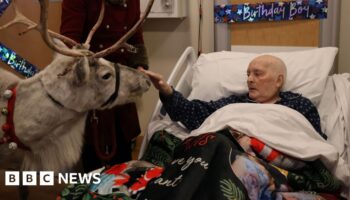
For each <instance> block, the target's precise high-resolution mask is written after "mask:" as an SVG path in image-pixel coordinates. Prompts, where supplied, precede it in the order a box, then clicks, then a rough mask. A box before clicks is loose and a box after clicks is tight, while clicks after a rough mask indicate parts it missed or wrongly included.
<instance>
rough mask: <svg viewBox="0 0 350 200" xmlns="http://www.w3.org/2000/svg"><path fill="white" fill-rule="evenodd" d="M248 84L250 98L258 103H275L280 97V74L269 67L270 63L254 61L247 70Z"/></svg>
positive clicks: (259, 60)
mask: <svg viewBox="0 0 350 200" xmlns="http://www.w3.org/2000/svg"><path fill="white" fill-rule="evenodd" d="M247 76H248V77H247V84H248V88H249V93H248V94H249V98H250V99H252V100H254V101H256V102H258V103H274V102H275V101H276V99H277V98H278V95H279V88H280V86H281V84H280V83H279V82H280V81H279V80H278V74H277V73H276V72H275V71H273V67H269V63H268V62H266V61H264V60H261V59H255V60H253V61H252V62H251V63H250V64H249V66H248V70H247Z"/></svg>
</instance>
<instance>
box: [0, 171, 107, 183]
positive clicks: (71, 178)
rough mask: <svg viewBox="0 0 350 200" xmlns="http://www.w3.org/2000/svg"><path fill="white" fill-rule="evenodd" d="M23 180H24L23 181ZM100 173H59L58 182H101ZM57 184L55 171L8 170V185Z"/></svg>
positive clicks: (6, 179)
mask: <svg viewBox="0 0 350 200" xmlns="http://www.w3.org/2000/svg"><path fill="white" fill-rule="evenodd" d="M21 180H22V182H21ZM100 182H101V178H100V173H88V174H84V173H58V174H57V183H58V184H78V183H81V184H90V183H93V184H99V183H100ZM54 184H55V173H54V172H53V171H40V172H36V171H23V172H19V171H6V172H5V185H6V186H19V185H24V186H36V185H40V186H53V185H54Z"/></svg>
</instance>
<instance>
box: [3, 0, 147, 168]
mask: <svg viewBox="0 0 350 200" xmlns="http://www.w3.org/2000/svg"><path fill="white" fill-rule="evenodd" d="M39 2H40V9H41V12H40V23H39V25H37V24H36V23H34V22H33V21H30V20H29V19H28V18H26V17H25V16H24V15H23V14H21V13H20V12H19V10H18V8H17V7H16V6H15V2H13V4H14V9H15V13H16V17H15V18H14V19H13V20H12V21H11V22H9V23H8V24H6V25H4V26H2V27H0V30H1V29H4V28H7V27H9V26H12V25H14V24H16V23H22V24H25V25H27V26H28V27H27V29H26V30H25V31H24V32H23V33H25V32H27V31H29V30H33V29H35V30H38V31H39V32H40V33H41V36H42V38H43V40H44V41H45V43H46V44H47V45H48V46H49V47H50V48H51V49H53V50H54V51H55V52H57V54H56V55H55V56H54V59H53V61H52V62H51V63H50V64H49V65H48V66H47V67H45V69H44V70H42V71H41V72H39V73H38V74H36V75H35V76H33V77H31V78H28V79H20V78H18V77H16V76H15V75H13V74H11V73H10V72H8V71H6V70H4V69H0V109H1V108H3V109H2V114H0V126H2V129H1V130H0V144H2V145H0V164H1V163H3V164H4V163H5V164H10V163H11V164H13V163H15V164H16V165H20V164H21V168H22V169H23V170H53V171H62V170H67V169H70V168H71V167H72V166H73V165H74V164H75V163H77V161H78V160H79V158H80V153H81V148H82V145H83V133H84V127H85V120H86V117H87V113H88V111H89V110H92V109H109V108H112V107H114V106H116V105H120V104H124V103H127V102H129V101H131V100H132V99H133V98H134V97H137V96H140V95H141V94H142V93H144V92H145V91H147V90H148V88H149V86H150V81H149V79H148V78H147V76H145V75H144V74H143V73H141V72H138V71H136V70H134V69H131V68H128V67H126V66H122V65H120V64H115V63H111V62H109V61H107V60H105V59H103V58H102V57H104V56H105V55H107V54H109V53H110V52H113V51H115V50H116V49H118V48H120V47H127V48H133V47H132V46H131V45H129V44H127V43H126V41H127V39H128V38H130V37H131V35H132V34H134V33H135V32H136V30H137V29H138V28H139V27H140V26H141V25H142V24H143V22H144V20H145V17H146V16H147V15H148V13H149V12H150V9H151V7H152V4H153V0H150V1H149V3H148V6H147V8H146V11H145V12H144V14H143V15H142V16H141V18H140V20H139V21H138V22H137V23H136V24H135V26H134V27H133V28H132V29H131V30H130V31H129V32H128V33H127V34H126V35H124V36H123V37H122V38H121V39H120V40H119V41H117V42H116V43H115V44H114V45H112V46H111V47H110V48H107V49H105V50H103V51H101V52H97V53H93V52H91V51H89V43H90V40H91V38H92V36H93V34H94V32H95V31H96V29H97V28H98V26H99V25H100V24H101V21H102V19H103V15H104V4H102V9H101V14H100V17H99V20H98V21H97V23H96V25H95V26H94V28H93V29H92V30H91V32H90V34H89V36H88V38H87V40H86V42H85V43H84V44H77V43H76V42H75V41H73V40H71V39H69V38H66V37H64V36H62V35H59V34H57V33H54V32H52V31H50V30H48V28H47V9H48V8H47V7H48V4H49V2H48V0H39ZM52 37H53V38H58V39H59V40H53V39H52ZM61 41H63V42H61ZM65 43H66V44H69V45H71V46H74V47H73V48H68V47H67V46H66V45H65ZM17 157H19V158H22V157H23V160H18V158H17ZM11 159H12V160H13V159H15V160H16V161H17V162H10V161H9V160H11ZM12 167H13V166H12Z"/></svg>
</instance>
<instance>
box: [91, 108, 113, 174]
mask: <svg viewBox="0 0 350 200" xmlns="http://www.w3.org/2000/svg"><path fill="white" fill-rule="evenodd" d="M90 122H91V126H92V139H93V144H94V149H95V152H96V154H97V156H98V157H99V158H100V160H102V162H103V163H104V166H105V168H106V169H109V168H110V165H109V164H107V162H108V161H110V160H111V159H112V158H113V157H114V156H115V154H116V152H117V144H116V141H117V138H116V135H115V134H114V133H112V134H109V135H108V133H99V131H98V117H97V115H96V110H93V111H92V115H91V116H90ZM108 136H110V138H108ZM100 138H101V140H100ZM108 141H110V142H111V145H110V146H109V145H108ZM101 147H102V148H103V149H101Z"/></svg>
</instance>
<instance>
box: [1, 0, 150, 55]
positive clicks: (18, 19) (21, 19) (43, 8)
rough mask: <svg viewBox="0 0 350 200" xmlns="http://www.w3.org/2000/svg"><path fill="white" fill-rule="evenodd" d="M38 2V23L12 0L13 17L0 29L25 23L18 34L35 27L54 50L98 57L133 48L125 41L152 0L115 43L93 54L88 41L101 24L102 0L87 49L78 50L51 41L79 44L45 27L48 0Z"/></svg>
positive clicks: (139, 21)
mask: <svg viewBox="0 0 350 200" xmlns="http://www.w3.org/2000/svg"><path fill="white" fill-rule="evenodd" d="M38 1H39V3H40V24H39V25H38V24H36V23H35V22H33V21H31V20H30V19H28V18H27V17H25V16H24V15H23V14H22V13H21V12H20V11H19V9H18V8H17V6H16V0H13V7H14V10H15V17H14V19H13V20H11V21H10V22H8V23H7V24H5V25H3V26H0V30H2V29H5V28H8V27H10V26H12V25H14V24H17V23H20V24H25V25H27V26H28V27H27V29H26V30H24V31H23V32H22V33H20V34H24V33H26V32H28V31H30V30H33V29H36V30H38V31H39V32H40V34H41V36H42V38H43V40H44V42H45V43H46V44H47V45H48V46H49V47H50V48H51V49H52V50H54V51H56V52H58V53H60V54H63V55H67V56H72V57H80V56H93V57H96V58H100V57H104V56H106V55H108V54H110V53H112V52H114V51H116V50H117V49H118V48H120V47H126V48H128V49H132V48H134V47H133V46H132V45H130V44H127V43H126V41H127V40H128V39H129V38H130V37H131V36H132V35H133V34H134V33H135V32H136V31H137V30H138V29H139V28H140V26H141V25H142V24H143V23H144V21H145V19H146V17H147V15H148V14H149V12H150V11H151V8H152V5H153V2H154V0H149V1H148V5H147V7H146V10H145V12H144V14H143V15H142V16H141V17H140V19H139V20H138V21H137V22H136V24H135V25H134V26H133V27H132V28H131V29H130V30H129V31H128V32H127V33H126V34H125V35H124V36H123V37H121V38H120V39H119V40H118V41H117V42H116V43H114V44H113V45H112V46H110V47H109V48H107V49H105V50H103V51H100V52H97V53H95V54H93V52H91V51H89V50H88V48H89V45H90V41H91V39H92V37H93V35H94V33H95V32H96V30H97V29H98V27H99V26H100V25H101V23H102V20H103V17H104V11H105V3H104V0H103V1H102V6H101V12H100V16H99V18H98V20H97V22H96V24H95V25H94V27H93V28H92V29H91V31H90V33H89V35H88V37H87V39H86V41H85V43H84V44H83V47H86V48H87V49H86V50H85V51H84V50H80V51H76V50H73V49H66V48H61V47H60V46H58V45H56V44H55V43H54V42H53V41H52V38H51V36H52V37H55V38H58V39H60V40H61V41H63V42H64V43H67V44H69V45H71V46H81V45H80V44H79V43H77V42H75V41H74V40H72V39H70V38H68V37H66V36H64V35H61V34H58V33H56V32H53V31H51V30H49V29H48V27H47V19H48V4H49V0H38Z"/></svg>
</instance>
